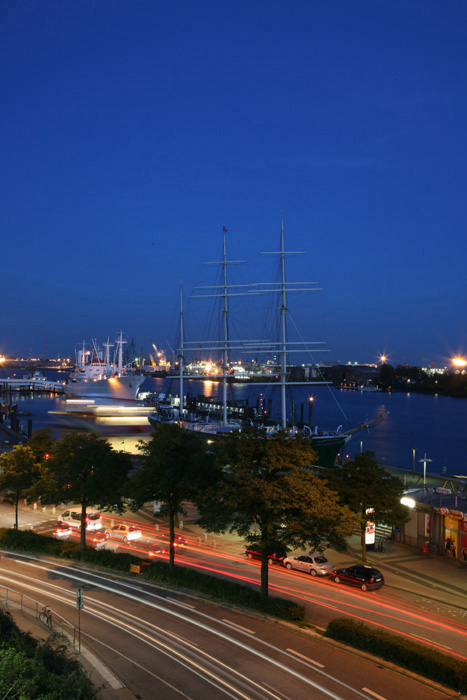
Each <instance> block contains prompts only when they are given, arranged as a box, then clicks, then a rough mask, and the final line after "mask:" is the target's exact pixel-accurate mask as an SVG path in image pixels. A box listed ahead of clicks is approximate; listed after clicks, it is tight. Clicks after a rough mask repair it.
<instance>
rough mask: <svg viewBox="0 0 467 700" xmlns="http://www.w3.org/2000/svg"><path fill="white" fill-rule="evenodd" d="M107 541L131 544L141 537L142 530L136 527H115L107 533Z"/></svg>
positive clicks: (110, 528) (122, 525)
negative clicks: (121, 541)
mask: <svg viewBox="0 0 467 700" xmlns="http://www.w3.org/2000/svg"><path fill="white" fill-rule="evenodd" d="M105 537H106V539H107V540H108V539H110V538H112V539H113V540H123V541H124V542H130V541H131V540H137V539H139V538H140V537H141V530H140V529H139V527H137V526H136V525H125V524H123V523H122V524H120V525H114V526H113V527H109V529H108V530H106V531H105Z"/></svg>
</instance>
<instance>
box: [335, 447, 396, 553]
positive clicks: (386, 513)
mask: <svg viewBox="0 0 467 700" xmlns="http://www.w3.org/2000/svg"><path fill="white" fill-rule="evenodd" d="M322 477H323V478H324V479H325V480H326V482H327V484H328V486H330V487H331V488H332V489H334V490H335V491H337V493H338V494H339V496H340V498H341V501H342V502H343V503H345V504H346V505H347V506H348V507H349V508H350V509H351V510H352V512H353V513H355V514H358V515H359V530H360V535H361V542H362V559H363V561H365V559H366V547H365V528H366V523H367V521H368V519H369V518H368V514H367V511H368V509H373V512H372V514H371V519H372V520H374V521H375V522H380V523H385V524H386V525H390V526H395V525H399V526H400V525H403V524H404V523H406V522H407V521H408V519H409V512H408V509H407V506H403V505H402V504H401V502H400V499H401V497H402V494H403V492H404V484H403V482H402V481H401V479H399V477H397V476H393V475H392V474H390V472H388V471H387V470H386V469H384V467H382V466H381V465H379V464H378V462H377V461H376V458H375V453H374V452H369V451H367V452H363V453H362V454H359V455H355V457H354V459H353V460H349V461H348V462H346V463H345V464H343V465H342V467H341V468H340V469H335V470H328V471H327V472H326V474H324V473H323V474H322Z"/></svg>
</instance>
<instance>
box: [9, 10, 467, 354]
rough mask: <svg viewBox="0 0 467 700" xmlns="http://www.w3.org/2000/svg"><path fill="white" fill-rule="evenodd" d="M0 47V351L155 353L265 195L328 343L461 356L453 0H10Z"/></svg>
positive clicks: (270, 231)
mask: <svg viewBox="0 0 467 700" xmlns="http://www.w3.org/2000/svg"><path fill="white" fill-rule="evenodd" d="M0 62H1V78H0V86H1V105H2V106H1V109H0V153H1V158H0V226H1V233H2V247H1V259H2V265H1V270H2V275H1V284H2V301H1V304H0V352H4V353H7V354H10V355H11V354H13V355H29V354H30V353H31V354H32V355H35V356H44V355H45V350H46V347H47V352H48V355H49V356H57V355H58V354H68V355H70V354H73V351H74V347H75V345H76V344H77V343H78V342H79V341H81V340H82V339H83V338H86V339H88V338H90V337H97V338H98V339H100V340H104V339H105V338H106V337H107V336H108V335H110V336H114V335H115V334H116V333H117V332H118V331H119V330H120V328H122V329H123V330H124V331H125V332H126V334H127V335H128V337H129V338H130V339H131V338H134V339H135V345H136V346H137V347H138V348H139V347H141V346H142V347H144V348H147V349H148V350H149V347H150V341H154V342H155V343H156V344H157V345H159V346H161V347H164V348H167V349H168V348H169V345H168V344H169V343H171V344H172V345H173V344H174V343H175V334H176V325H177V313H178V297H179V281H180V279H183V283H184V287H185V289H186V290H188V288H190V287H191V285H192V284H193V283H196V282H197V278H198V277H199V273H200V271H201V272H202V271H203V269H205V268H202V263H203V261H205V260H217V259H219V255H220V253H221V245H222V227H223V226H225V227H226V228H227V229H228V234H227V239H228V249H229V251H230V255H229V257H232V258H235V259H239V258H245V259H248V260H250V259H253V261H254V260H255V259H256V258H257V256H258V253H259V252H260V251H264V250H273V249H275V248H276V247H277V245H278V242H279V231H280V222H281V211H284V212H285V218H284V226H285V231H286V236H287V239H286V240H287V247H288V248H289V249H290V250H306V251H307V253H308V254H307V257H306V258H303V259H302V258H300V259H299V260H300V264H301V265H302V269H303V270H304V269H305V267H306V266H308V267H307V270H308V271H309V272H310V274H311V275H312V276H313V277H314V279H315V280H316V281H317V282H318V284H319V286H320V287H322V289H323V292H322V294H321V295H320V302H319V307H320V309H319V313H320V314H321V315H322V320H320V321H316V320H315V317H314V316H313V315H312V314H311V313H310V314H309V313H308V312H306V311H304V310H302V311H301V312H300V313H299V315H298V316H297V317H296V318H295V320H296V322H297V324H300V326H301V327H303V334H304V335H305V336H306V337H307V338H309V339H312V338H314V337H316V338H317V339H321V338H325V339H326V340H327V343H328V347H329V349H330V353H329V358H328V359H332V360H339V361H341V362H348V361H352V362H355V361H358V362H371V361H375V360H376V358H377V357H378V356H379V355H380V353H382V352H386V353H388V354H389V356H390V360H391V361H392V362H393V363H394V364H397V363H403V362H409V363H411V364H425V363H428V362H434V363H435V364H436V365H440V364H442V363H443V362H445V358H447V357H449V356H450V355H452V354H453V353H456V354H457V353H462V352H465V353H467V332H466V320H465V319H466V307H467V289H466V272H465V269H466V260H467V236H466V230H467V226H466V224H467V213H466V191H467V158H466V152H467V128H466V125H467V83H466V73H467V4H466V3H465V2H459V1H457V0H449V1H448V2H441V1H437V2H435V1H432V0H420V1H417V0H406V1H403V0H379V1H378V0H335V1H332V0H331V1H330V2H318V1H314V0H294V1H293V2H289V3H284V2H283V0H281V1H276V0H248V1H246V2H244V1H242V0H236V2H231V3H227V2H219V0H215V1H214V0H213V1H211V0H199V1H198V2H195V1H194V0H177V2H161V1H158V0H140V1H138V2H133V1H130V0H128V1H126V2H124V1H114V2H110V1H105V0H104V1H103V2H96V1H95V0H94V1H92V2H91V1H87V0H81V1H76V2H59V1H58V0H57V1H51V0H47V1H45V2H43V1H37V2H34V1H33V0H16V1H15V2H12V3H8V2H3V3H2V4H1V7H0ZM297 260H298V259H297ZM305 260H306V263H304V261H305ZM244 274H245V278H246V277H247V274H246V273H244ZM301 274H304V273H301ZM292 277H293V275H292V274H289V278H292ZM301 281H303V279H302V280H301ZM312 318H313V320H312ZM259 323H260V321H259V320H258V324H259Z"/></svg>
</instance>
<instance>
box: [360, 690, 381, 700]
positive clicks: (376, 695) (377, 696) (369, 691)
mask: <svg viewBox="0 0 467 700" xmlns="http://www.w3.org/2000/svg"><path fill="white" fill-rule="evenodd" d="M362 690H364V691H365V693H369V694H370V695H373V697H374V698H377V700H386V698H384V697H383V696H382V695H378V693H374V692H373V691H372V690H369V688H362Z"/></svg>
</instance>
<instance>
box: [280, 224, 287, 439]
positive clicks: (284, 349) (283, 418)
mask: <svg viewBox="0 0 467 700" xmlns="http://www.w3.org/2000/svg"><path fill="white" fill-rule="evenodd" d="M280 256H281V422H282V428H284V430H285V428H286V427H287V399H286V381H287V323H286V318H287V293H286V291H287V288H286V279H285V250H284V219H282V220H281V249H280Z"/></svg>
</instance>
